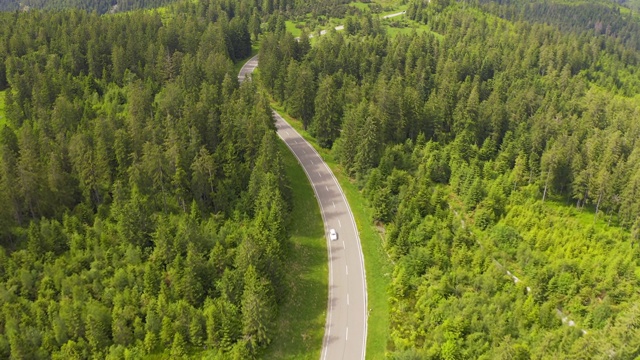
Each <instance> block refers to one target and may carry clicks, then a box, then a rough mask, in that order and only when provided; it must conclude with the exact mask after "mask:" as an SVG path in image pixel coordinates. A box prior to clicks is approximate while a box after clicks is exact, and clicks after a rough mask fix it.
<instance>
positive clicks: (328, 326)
mask: <svg viewBox="0 0 640 360" xmlns="http://www.w3.org/2000/svg"><path fill="white" fill-rule="evenodd" d="M274 112H275V111H274ZM275 114H277V115H278V116H280V114H278V113H277V112H275ZM296 133H297V131H296ZM278 136H280V138H281V139H282V140H284V138H283V137H282V136H281V135H280V134H278ZM298 136H300V134H298ZM284 143H285V145H287V147H288V148H289V150H290V151H291V153H292V154H293V156H295V157H296V159H298V162H299V163H300V166H302V170H304V172H305V174H307V178H308V179H309V182H311V174H310V173H309V172H308V171H307V168H306V167H304V165H303V163H302V160H301V159H300V158H299V157H298V155H296V153H295V151H293V148H291V146H289V144H287V142H286V141H285V142H284ZM311 163H312V164H313V161H312V162H311ZM312 188H313V192H314V196H315V197H316V200H317V201H318V205H319V206H320V215H322V222H323V224H324V230H325V232H326V231H327V219H326V216H325V213H324V207H323V206H322V201H320V196H319V194H318V187H317V186H313V187H312ZM329 241H330V240H329V239H328V238H327V243H328V244H327V248H328V250H329V251H328V252H327V258H328V259H329V284H333V263H332V262H331V258H332V257H333V254H332V250H331V244H329ZM332 293H333V289H332V288H331V286H329V299H331V297H332ZM327 308H328V311H327V313H328V316H327V322H326V323H325V326H324V328H325V333H326V336H324V337H323V338H322V353H323V354H324V355H322V359H323V360H326V358H327V353H328V351H327V348H328V345H329V344H328V339H329V337H330V336H331V323H332V320H333V319H332V315H333V304H332V303H331V301H327ZM365 323H366V318H365ZM365 329H366V325H365ZM364 344H366V330H365V342H364ZM362 359H363V360H364V354H363V357H362Z"/></svg>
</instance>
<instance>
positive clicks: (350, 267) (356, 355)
mask: <svg viewBox="0 0 640 360" xmlns="http://www.w3.org/2000/svg"><path fill="white" fill-rule="evenodd" d="M257 66H258V57H257V56H254V57H253V58H251V59H250V60H249V61H247V63H246V64H245V65H244V66H243V67H242V69H241V70H240V73H239V74H238V78H239V80H240V81H241V82H242V81H244V80H245V79H246V76H248V75H249V74H251V72H253V70H254V69H255V68H256V67H257ZM273 116H274V118H275V120H276V129H277V132H278V136H280V138H281V139H282V140H283V141H284V142H285V144H287V146H288V147H289V149H290V150H291V152H292V153H293V154H294V155H295V157H296V158H297V159H298V161H299V162H300V164H301V165H302V168H303V169H304V171H305V173H306V174H307V178H308V179H309V182H310V183H311V186H312V187H313V191H314V192H315V196H316V199H317V200H318V204H319V206H320V213H321V214H322V219H323V221H324V227H325V234H326V236H325V238H326V241H327V249H328V257H329V259H328V260H329V299H328V302H327V320H326V324H325V333H324V339H323V342H322V353H321V355H320V358H321V360H327V359H328V360H334V359H349V360H363V359H364V358H365V350H366V342H367V285H366V279H365V272H364V258H363V255H362V247H361V246H360V237H359V235H358V230H357V227H356V223H355V220H354V218H353V214H352V213H351V208H350V207H349V203H348V202H347V199H346V197H345V196H344V193H343V192H342V188H341V187H340V184H339V183H338V181H337V180H336V178H335V176H334V175H333V172H331V169H330V168H329V167H328V166H327V164H326V163H325V162H324V161H323V160H322V157H320V155H319V154H318V153H317V152H316V151H315V149H314V148H313V147H312V146H311V145H310V144H309V143H308V142H307V141H306V140H305V139H304V138H303V137H302V136H301V135H300V134H299V133H298V132H297V131H296V130H295V129H293V128H292V127H291V125H289V123H287V122H286V121H285V120H284V119H283V118H282V117H281V116H280V114H278V113H277V112H275V111H274V112H273ZM329 229H335V230H336V232H337V233H338V240H336V241H331V240H330V239H329V235H328V234H329Z"/></svg>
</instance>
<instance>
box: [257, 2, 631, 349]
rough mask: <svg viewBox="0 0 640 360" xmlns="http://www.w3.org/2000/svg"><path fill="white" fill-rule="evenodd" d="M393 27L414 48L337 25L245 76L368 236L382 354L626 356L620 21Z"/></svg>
mask: <svg viewBox="0 0 640 360" xmlns="http://www.w3.org/2000/svg"><path fill="white" fill-rule="evenodd" d="M554 7H556V8H554ZM556 9H564V10H562V11H561V12H560V13H556V12H555V11H556ZM551 13H553V14H556V15H555V16H547V15H548V14H551ZM568 13H571V14H572V16H571V17H563V16H562V14H568ZM406 15H407V17H408V18H409V20H405V21H414V22H418V23H419V24H422V28H421V29H420V30H421V31H414V32H413V33H406V32H405V33H404V34H399V35H396V36H395V37H392V36H390V35H387V33H386V31H385V28H384V26H383V24H381V21H379V20H377V19H376V18H375V17H357V18H356V17H351V18H347V19H346V20H345V24H346V25H345V31H344V32H330V33H329V34H328V35H327V36H325V37H322V38H319V39H317V40H316V42H315V44H314V46H313V47H310V46H309V44H308V42H307V41H306V40H305V39H301V40H300V41H299V42H297V41H295V40H294V38H293V36H292V35H290V34H288V33H286V32H284V31H283V30H281V31H279V32H278V31H277V29H276V31H275V32H274V33H271V34H266V35H265V37H264V39H263V42H262V44H261V52H260V68H259V69H260V80H261V84H262V86H264V87H265V88H267V89H268V90H269V92H270V94H271V95H272V96H273V98H274V99H275V101H277V102H279V103H281V104H283V105H284V106H285V108H286V109H287V111H288V112H289V113H290V114H291V115H292V116H294V117H295V118H297V119H299V120H300V121H301V123H302V125H303V126H304V128H305V129H307V130H308V131H309V133H310V134H312V135H313V136H314V137H315V138H316V139H317V141H318V144H319V145H320V146H322V147H325V148H330V149H331V151H332V152H333V153H334V154H336V156H337V157H338V158H339V161H340V163H341V165H342V167H343V169H344V171H345V172H347V173H348V174H349V175H350V176H351V177H352V178H353V179H354V181H356V182H358V183H359V184H360V186H361V188H362V191H363V193H364V194H365V196H366V197H367V198H368V199H369V201H370V205H371V207H372V208H373V210H374V213H375V214H374V219H371V220H373V221H374V222H377V223H378V224H380V225H383V226H384V233H383V236H382V239H383V242H384V247H385V249H386V251H387V253H388V255H389V258H390V261H391V263H392V264H393V268H394V270H393V274H392V279H391V287H390V289H389V297H390V306H391V314H390V317H391V325H390V329H389V332H390V338H389V341H388V345H387V350H388V351H389V354H388V355H389V357H391V358H394V359H476V358H478V359H529V358H533V359H574V358H575V359H601V358H615V359H635V358H636V357H638V356H640V306H639V305H638V304H640V294H639V292H638V286H639V285H640V271H639V270H638V269H640V268H639V265H640V264H639V262H638V261H639V260H638V259H639V256H640V241H639V240H640V144H639V143H638V139H639V136H640V121H638V119H639V116H640V115H639V109H640V107H639V105H640V102H639V101H638V98H637V95H636V94H638V93H639V92H640V74H639V73H638V63H639V60H640V52H638V47H637V45H636V44H637V38H638V31H637V28H638V22H637V21H638V20H637V19H636V18H634V17H632V16H630V15H621V13H620V11H619V10H617V8H613V7H611V6H610V5H609V6H605V5H602V4H588V3H579V4H573V5H570V4H564V5H553V4H548V3H546V2H545V3H544V4H536V3H534V4H529V5H508V4H503V5H498V4H495V3H487V4H484V3H480V4H477V5H473V4H468V3H455V2H449V1H431V2H428V1H417V2H416V1H414V2H411V3H410V4H409V7H408V9H407V14H406ZM586 19H592V20H593V21H591V20H589V21H587V20H586ZM424 29H426V30H424ZM507 271H508V273H507Z"/></svg>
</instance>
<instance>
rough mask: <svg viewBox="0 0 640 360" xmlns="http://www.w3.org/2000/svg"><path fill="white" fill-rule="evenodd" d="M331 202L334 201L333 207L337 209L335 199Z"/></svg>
mask: <svg viewBox="0 0 640 360" xmlns="http://www.w3.org/2000/svg"><path fill="white" fill-rule="evenodd" d="M331 203H333V208H334V209H335V208H336V203H335V201H332V202H331Z"/></svg>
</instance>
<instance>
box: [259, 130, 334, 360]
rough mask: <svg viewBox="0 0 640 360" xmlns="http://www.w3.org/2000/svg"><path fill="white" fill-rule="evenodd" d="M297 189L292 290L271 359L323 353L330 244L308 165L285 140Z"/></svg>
mask: <svg viewBox="0 0 640 360" xmlns="http://www.w3.org/2000/svg"><path fill="white" fill-rule="evenodd" d="M280 147H281V151H282V154H283V159H284V164H285V169H286V173H287V177H288V179H289V181H291V188H292V189H293V214H294V219H292V222H291V241H290V244H291V246H290V247H289V249H288V254H287V259H288V261H289V262H288V263H287V272H286V273H287V279H286V281H287V287H288V288H289V291H290V293H289V294H287V297H286V299H285V302H284V303H283V304H282V306H281V307H280V312H279V315H278V319H277V330H276V332H275V334H274V338H273V342H272V343H271V345H270V346H269V348H268V349H267V350H266V352H265V354H264V356H263V358H265V359H314V360H315V359H318V358H319V357H320V351H321V349H322V337H323V335H324V325H325V318H326V309H327V296H328V294H327V291H328V264H327V244H326V242H325V239H324V227H323V224H322V217H321V216H320V209H319V207H318V203H317V201H316V199H315V197H314V196H313V189H312V188H311V185H310V184H309V180H308V179H307V177H306V175H305V173H304V171H303V170H302V167H301V166H300V164H299V163H298V161H297V160H296V158H295V157H294V156H293V154H292V153H291V152H290V151H289V149H288V148H287V146H286V145H285V144H284V143H283V142H281V143H280Z"/></svg>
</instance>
